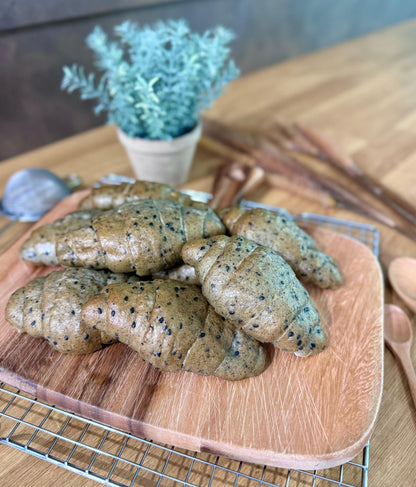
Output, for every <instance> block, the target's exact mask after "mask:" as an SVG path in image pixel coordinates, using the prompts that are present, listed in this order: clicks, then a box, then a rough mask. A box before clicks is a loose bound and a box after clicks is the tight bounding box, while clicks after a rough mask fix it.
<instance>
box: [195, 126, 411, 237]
mask: <svg viewBox="0 0 416 487" xmlns="http://www.w3.org/2000/svg"><path fill="white" fill-rule="evenodd" d="M204 132H205V134H207V135H209V136H210V137H211V138H213V139H219V140H220V141H221V142H222V143H223V144H225V145H229V146H230V147H232V148H233V149H236V150H239V151H241V152H246V153H248V154H249V155H250V157H254V159H255V160H256V161H257V163H258V164H259V165H260V166H261V167H262V168H263V169H264V170H265V171H266V172H274V173H276V172H277V173H282V174H284V175H286V176H288V177H291V178H297V180H298V181H300V180H301V181H304V182H306V181H308V183H307V185H308V186H307V187H310V186H311V185H316V186H318V188H319V189H321V190H322V189H323V190H324V191H327V192H329V193H330V194H331V195H332V196H333V197H334V198H335V199H336V200H337V201H340V202H341V203H342V204H344V205H346V206H347V207H348V206H349V207H352V208H353V209H354V210H355V211H357V212H358V213H363V214H364V215H367V216H369V217H371V218H373V219H374V220H376V221H378V222H380V223H383V224H385V225H387V226H389V227H391V228H394V229H395V230H398V231H400V232H401V233H403V234H404V235H406V236H408V237H410V238H413V239H414V238H416V227H414V226H413V225H412V226H407V227H405V226H404V225H403V224H402V223H400V222H399V221H396V219H393V218H391V217H390V216H388V215H386V214H384V213H383V211H381V210H379V209H378V208H375V207H374V206H372V205H371V204H370V203H369V202H367V201H365V200H363V199H362V198H361V197H360V196H359V195H356V194H353V193H351V191H349V190H348V189H347V188H345V187H343V186H342V185H341V184H339V183H337V182H335V181H333V180H332V179H330V178H328V177H324V176H322V175H320V174H318V173H316V172H315V171H313V170H312V169H311V168H309V167H306V166H304V165H301V164H300V163H299V161H296V160H294V159H293V158H290V157H288V156H287V155H286V154H284V152H283V151H282V150H280V149H279V148H278V147H277V146H276V145H275V144H273V143H272V142H271V141H269V140H267V139H265V138H260V137H257V139H256V138H255V137H253V136H252V135H250V134H247V133H246V132H244V131H242V130H238V129H236V128H231V127H229V126H227V125H225V124H222V123H220V122H217V121H213V120H208V121H207V122H205V121H204ZM380 203H381V204H384V205H385V206H387V207H388V208H389V210H390V211H393V212H395V210H394V208H392V207H391V206H389V205H386V203H385V202H384V201H383V200H380ZM395 213H396V214H397V212H395Z"/></svg>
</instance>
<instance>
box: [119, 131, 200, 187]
mask: <svg viewBox="0 0 416 487" xmlns="http://www.w3.org/2000/svg"><path fill="white" fill-rule="evenodd" d="M201 132H202V124H201V122H200V123H199V124H198V125H197V126H196V127H195V128H194V129H193V130H192V131H191V132H188V133H187V134H185V135H182V136H180V137H176V138H174V139H172V140H150V139H141V138H140V137H129V136H128V135H126V134H125V133H124V132H123V131H122V130H120V129H119V128H118V127H117V135H118V138H119V140H120V142H121V144H122V145H123V146H124V148H125V150H126V152H127V155H128V156H129V159H130V162H131V164H132V167H133V170H134V173H135V176H136V178H137V179H141V180H145V181H156V182H158V183H166V184H170V185H171V186H180V185H181V184H183V183H185V182H186V181H187V179H188V175H189V170H190V169H191V165H192V160H193V157H194V154H195V149H196V146H197V144H198V140H199V138H200V137H201Z"/></svg>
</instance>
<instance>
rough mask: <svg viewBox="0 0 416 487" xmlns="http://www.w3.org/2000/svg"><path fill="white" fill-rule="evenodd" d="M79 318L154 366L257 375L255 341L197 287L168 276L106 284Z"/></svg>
mask: <svg viewBox="0 0 416 487" xmlns="http://www.w3.org/2000/svg"><path fill="white" fill-rule="evenodd" d="M82 316H83V318H82V320H83V323H85V325H86V326H88V327H89V328H91V327H93V326H95V327H96V328H98V329H100V330H102V331H104V332H105V333H107V334H108V335H110V336H112V337H113V338H115V339H117V340H119V341H120V342H123V343H125V344H127V345H128V346H130V347H131V348H132V349H134V350H136V351H137V352H138V353H139V354H140V356H141V357H142V358H143V359H144V360H145V361H146V362H148V363H150V364H151V365H153V366H154V367H156V368H158V369H160V370H163V371H167V372H174V371H179V370H186V371H191V372H195V373H198V374H202V375H217V376H219V377H222V378H225V379H230V380H238V379H243V378H246V377H250V376H253V375H257V374H259V373H261V372H262V371H263V369H264V366H265V356H264V351H263V348H262V347H261V345H260V344H259V343H258V342H257V341H256V340H254V339H252V338H250V337H248V336H246V335H245V334H244V333H242V332H241V331H238V330H235V328H234V326H233V325H231V324H230V323H229V322H228V321H226V320H224V319H223V318H221V317H220V316H219V315H218V314H217V313H215V311H214V309H213V308H212V307H210V306H209V305H208V303H207V302H206V300H205V298H204V297H203V295H202V293H201V290H200V288H199V287H197V286H193V285H187V284H183V283H180V282H175V281H169V280H155V281H140V282H137V283H135V284H131V285H128V284H115V285H111V286H107V287H106V288H104V289H103V290H102V292H101V293H100V294H99V295H96V296H94V297H92V298H91V299H90V300H89V301H88V302H87V303H86V304H85V305H84V307H83V311H82Z"/></svg>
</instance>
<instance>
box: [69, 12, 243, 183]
mask: <svg viewBox="0 0 416 487" xmlns="http://www.w3.org/2000/svg"><path fill="white" fill-rule="evenodd" d="M114 33H115V36H116V40H110V39H109V38H108V36H107V34H106V33H105V32H104V31H103V30H102V28H101V27H99V26H97V27H95V29H94V30H93V31H92V32H91V33H90V34H89V35H88V36H87V38H86V43H87V46H88V47H89V48H91V49H92V51H93V52H94V54H95V65H96V67H97V71H98V72H100V73H101V77H100V79H99V80H96V79H95V74H93V73H90V74H88V75H87V74H85V71H84V68H83V67H80V66H78V65H76V64H74V65H73V66H71V67H69V66H64V67H63V72H64V76H63V79H62V85H61V87H62V89H64V90H67V91H68V92H73V91H74V90H79V91H80V95H81V99H84V100H85V99H96V100H97V105H96V106H95V108H94V112H95V113H96V114H99V113H101V112H103V111H105V112H107V120H108V123H114V124H116V126H117V133H118V137H119V140H120V141H121V143H122V144H123V145H124V147H125V149H126V151H127V154H128V155H129V157H130V160H131V162H132V165H133V169H134V172H135V174H136V177H138V178H139V179H147V180H152V181H159V182H166V183H169V184H172V185H174V186H176V185H179V184H182V183H184V182H185V181H186V179H187V176H188V173H189V169H190V166H191V162H192V159H193V155H194V152H195V148H196V145H197V142H198V139H199V137H200V134H201V119H200V115H201V113H202V112H203V111H204V110H205V109H207V108H208V107H210V106H211V105H212V103H213V102H214V101H215V100H216V99H217V97H218V96H219V95H220V94H221V92H222V90H223V88H224V86H225V85H226V84H227V83H229V82H230V81H232V80H233V79H235V78H236V77H237V76H238V74H239V71H238V69H237V68H236V66H235V64H234V62H233V60H230V59H228V57H229V54H230V48H229V46H228V44H229V43H230V41H231V40H232V39H233V37H234V36H233V34H232V32H230V31H229V30H227V29H225V28H223V27H217V28H215V29H213V30H208V31H206V32H205V33H203V34H202V35H201V34H198V33H194V32H191V30H190V28H189V27H188V25H187V23H186V22H185V21H184V20H176V21H174V20H169V21H166V22H162V21H160V22H158V23H156V24H155V25H154V26H144V27H139V25H138V24H136V23H133V22H131V21H126V22H123V23H122V24H120V25H117V26H115V27H114Z"/></svg>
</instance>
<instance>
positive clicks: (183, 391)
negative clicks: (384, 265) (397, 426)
mask: <svg viewBox="0 0 416 487" xmlns="http://www.w3.org/2000/svg"><path fill="white" fill-rule="evenodd" d="M87 191H88V190H87ZM84 196H85V191H82V192H79V193H75V194H73V195H71V196H70V197H69V198H67V199H65V200H63V201H62V202H61V203H60V204H59V205H57V206H56V207H55V208H54V209H53V210H52V212H50V213H49V214H48V215H46V216H45V217H44V219H43V221H46V222H48V221H51V220H53V219H56V218H57V217H59V216H63V215H64V214H65V213H67V212H68V211H72V210H74V209H75V208H76V203H77V201H79V200H80V198H82V197H84ZM43 221H42V220H41V221H40V222H39V223H38V224H42V223H43ZM313 236H314V237H315V239H316V240H317V242H318V243H319V244H320V246H321V247H322V248H323V249H324V250H325V251H327V252H328V253H330V254H332V255H333V256H334V258H335V259H336V260H337V262H338V263H339V265H340V268H341V272H342V274H343V278H344V280H345V284H344V285H343V286H342V288H341V289H339V290H337V291H320V290H318V289H315V288H313V287H309V288H308V290H309V292H310V295H311V298H312V299H313V301H314V302H315V304H316V305H317V307H318V309H319V310H320V313H321V317H322V321H323V326H324V327H325V328H326V329H327V330H328V331H329V334H330V337H331V338H330V346H329V347H328V349H327V350H326V351H324V352H323V353H321V354H318V355H317V356H313V357H310V358H307V359H300V358H298V357H296V356H295V355H293V354H289V353H283V352H280V351H278V350H274V349H273V348H270V347H269V349H268V353H269V360H271V364H270V365H269V366H268V368H267V369H266V371H265V372H263V373H262V374H261V375H260V376H259V377H256V378H252V379H247V380H244V381H238V382H230V381H224V380H220V379H217V378H214V377H201V376H198V375H196V374H191V373H185V372H182V373H178V374H167V373H165V374H164V373H161V372H159V371H156V370H155V369H153V368H152V367H149V366H148V365H146V364H145V363H144V362H143V361H142V360H141V359H140V357H139V356H138V355H137V354H136V353H135V352H133V351H132V350H130V349H129V348H128V347H126V346H125V345H123V344H116V345H113V346H110V347H108V348H106V349H105V350H102V351H99V352H96V353H94V354H90V355H85V356H71V355H63V354H60V353H57V352H54V351H52V349H51V348H50V347H49V346H48V345H47V343H46V342H45V341H44V340H42V339H39V340H38V339H33V338H32V337H29V336H27V335H25V334H23V335H21V334H19V333H17V332H16V331H15V330H13V329H12V328H11V327H10V326H9V325H8V324H7V323H6V322H5V321H4V318H3V316H4V308H5V304H6V303H7V300H8V297H9V296H10V294H11V292H13V291H14V290H15V289H16V288H17V287H20V286H21V285H24V284H25V283H26V282H27V281H28V280H30V279H31V278H33V277H34V276H38V275H44V274H47V273H49V272H50V268H46V267H34V266H32V265H30V264H28V263H24V262H22V261H20V258H19V254H18V251H19V248H20V243H21V240H19V241H18V242H16V243H15V244H14V245H13V246H12V247H11V248H10V249H9V250H8V251H7V252H6V253H4V254H3V256H2V257H1V259H0V279H1V282H2V297H1V298H0V316H1V318H0V319H1V321H0V343H1V344H2V345H1V346H0V380H3V381H5V382H7V383H9V384H11V385H14V386H16V387H18V388H20V389H22V390H24V391H26V392H28V393H31V394H33V395H36V396H37V397H38V398H41V399H44V400H46V401H48V402H49V403H52V404H56V405H59V406H61V407H64V408H65V409H69V410H71V411H74V412H77V413H80V414H82V415H84V416H86V417H90V418H93V419H95V420H98V421H101V422H103V423H105V424H109V425H111V426H114V427H116V428H120V429H122V430H124V431H127V432H131V433H134V434H136V435H139V436H144V437H146V438H151V439H153V440H155V441H163V442H167V443H169V444H173V445H176V446H179V447H181V448H187V449H192V450H197V451H202V452H207V453H214V454H218V455H224V456H226V457H230V458H235V459H239V460H245V461H249V462H255V463H260V462H262V463H266V464H269V465H272V466H278V467H285V468H304V469H313V468H327V467H330V466H333V465H338V464H340V463H344V462H345V461H347V460H349V459H351V458H353V457H354V456H355V455H356V454H357V453H358V452H359V451H360V450H361V449H362V448H363V446H364V444H365V443H366V442H367V440H368V439H369V437H370V434H371V432H372V430H373V428H374V424H375V419H376V415H377V412H378V408H379V404H380V399H381V391H382V373H383V353H382V350H383V348H382V347H383V333H382V321H383V320H382V316H383V314H382V278H381V272H380V268H379V266H378V263H377V261H376V259H375V258H374V256H373V254H372V253H371V251H370V250H369V249H368V248H367V247H365V246H364V245H362V244H360V243H359V242H356V241H354V240H351V239H348V238H345V237H342V236H339V235H336V234H333V233H329V232H325V231H322V230H314V231H313ZM23 238H25V237H23ZM62 319H65V317H64V316H63V317H62Z"/></svg>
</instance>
